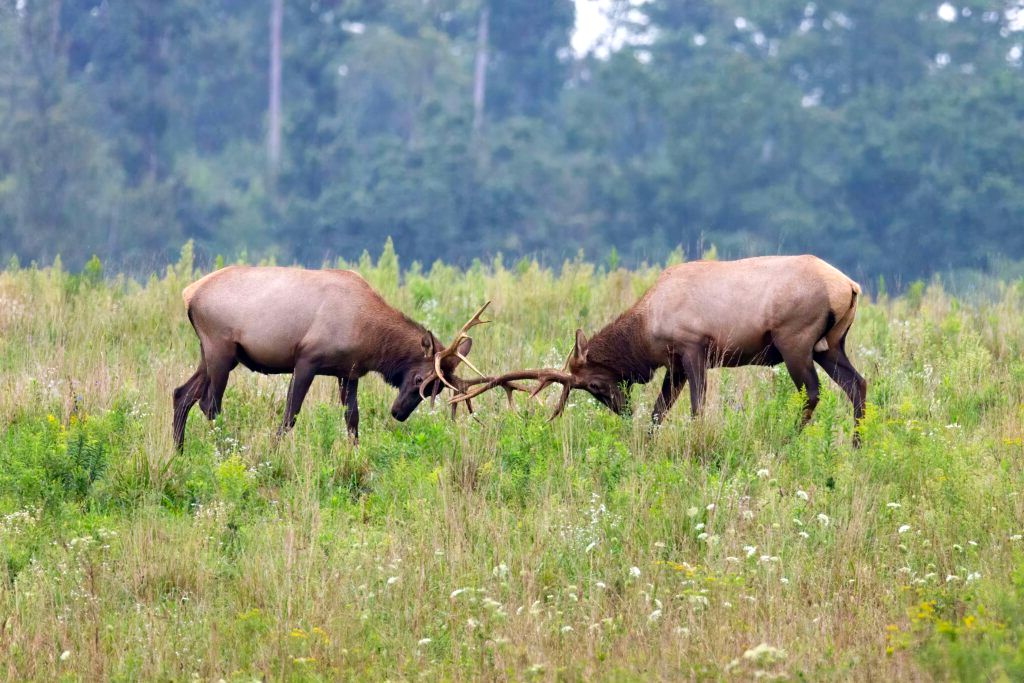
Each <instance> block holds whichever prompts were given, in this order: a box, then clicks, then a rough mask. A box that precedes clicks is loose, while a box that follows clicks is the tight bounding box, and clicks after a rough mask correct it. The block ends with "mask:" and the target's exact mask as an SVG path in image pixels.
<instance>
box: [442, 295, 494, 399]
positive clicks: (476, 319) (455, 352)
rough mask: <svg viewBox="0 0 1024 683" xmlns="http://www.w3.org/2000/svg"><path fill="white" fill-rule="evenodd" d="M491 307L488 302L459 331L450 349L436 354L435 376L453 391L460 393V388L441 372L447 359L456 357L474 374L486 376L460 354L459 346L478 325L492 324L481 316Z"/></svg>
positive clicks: (449, 346)
mask: <svg viewBox="0 0 1024 683" xmlns="http://www.w3.org/2000/svg"><path fill="white" fill-rule="evenodd" d="M490 305H491V302H490V301H488V302H487V303H485V304H484V305H483V306H481V307H480V310H478V311H477V312H476V314H475V315H474V316H473V317H472V318H470V319H469V322H467V323H466V324H465V325H463V326H462V329H461V330H459V333H458V334H457V335H455V341H453V342H452V343H451V344H449V345H448V348H446V349H444V350H443V351H440V352H438V353H436V354H434V374H435V375H437V378H438V379H439V380H441V381H442V382H444V384H445V385H446V386H447V387H448V388H449V389H451V390H452V391H459V388H458V387H457V386H455V385H454V384H452V383H451V382H449V381H448V378H447V377H445V376H444V372H443V371H442V370H441V361H443V360H444V359H445V358H451V357H452V356H455V357H456V358H458V359H459V360H461V361H462V362H463V363H465V364H466V365H467V366H468V367H469V368H470V369H471V370H473V372H475V373H476V374H478V375H480V376H481V377H483V376H484V373H482V372H480V370H479V369H478V368H477V367H476V366H475V365H473V363H471V362H470V360H469V359H468V358H466V357H465V356H463V355H462V354H461V353H459V344H461V343H462V342H463V341H464V340H466V339H469V331H470V330H471V329H473V328H474V327H476V326H477V325H484V324H486V323H489V322H491V321H490V320H482V319H481V318H480V316H481V315H483V313H484V310H486V308H487V307H488V306H490Z"/></svg>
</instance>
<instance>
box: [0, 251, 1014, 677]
mask: <svg viewBox="0 0 1024 683" xmlns="http://www.w3.org/2000/svg"><path fill="white" fill-rule="evenodd" d="M358 268H359V270H360V271H361V272H362V273H363V275H364V276H366V277H367V278H368V279H369V280H370V281H371V282H372V283H373V284H374V285H375V286H376V287H377V288H378V289H379V290H380V291H381V292H382V293H384V294H385V296H386V297H387V298H388V299H389V301H391V302H392V303H393V304H395V305H396V306H398V307H400V308H401V309H402V310H404V311H406V312H407V313H408V314H410V315H411V316H413V317H414V318H416V319H417V320H419V321H422V322H424V323H425V324H426V325H427V326H428V327H430V328H431V329H432V330H433V331H435V332H436V333H437V334H438V335H439V336H440V337H441V338H442V339H447V338H449V337H450V336H451V334H452V333H453V332H454V330H456V329H457V326H458V325H459V324H460V323H461V322H462V321H463V320H465V319H466V318H467V317H468V316H469V315H470V314H471V313H472V312H473V310H475V308H476V307H477V306H478V305H479V304H480V303H482V302H483V301H484V300H486V299H492V300H493V302H494V303H493V304H492V311H493V317H494V318H495V322H494V323H493V324H491V325H489V326H486V327H483V328H478V329H477V330H475V337H476V345H475V346H474V349H473V359H474V360H475V362H476V363H477V364H478V365H479V366H480V367H482V368H485V369H489V370H499V369H507V368H511V367H513V366H520V365H521V366H536V365H540V364H546V365H556V364H559V363H561V361H562V360H563V359H564V357H565V354H566V353H567V352H568V350H569V348H570V344H571V339H572V332H573V330H574V329H575V328H576V327H577V326H582V327H583V328H584V329H586V330H588V331H593V330H595V329H596V328H597V327H599V326H600V325H602V324H603V323H605V322H607V321H608V320H610V319H611V318H612V317H613V316H614V315H615V314H617V313H618V312H620V311H621V310H622V309H624V308H625V307H627V306H628V305H629V304H631V303H632V302H633V301H634V300H635V298H636V297H637V296H639V295H640V294H641V293H642V292H643V291H644V290H645V289H646V288H647V287H648V286H649V285H650V284H651V283H652V282H653V279H654V278H655V277H656V275H657V272H658V269H657V268H645V269H641V270H638V271H634V272H628V271H624V270H613V271H611V272H607V269H606V268H597V267H595V266H594V265H591V264H588V263H583V262H569V263H566V264H564V265H563V266H562V267H561V268H560V269H559V270H557V271H554V270H550V269H546V268H542V267H539V266H538V265H537V264H536V263H533V262H530V261H521V262H519V263H516V264H515V265H512V266H507V265H503V264H502V263H501V262H500V261H496V262H493V263H490V264H486V265H484V264H478V265H475V266H473V267H471V268H470V269H468V270H466V271H460V270H457V269H453V268H450V267H447V266H445V265H443V264H435V265H433V266H432V267H431V268H430V269H429V271H428V270H426V269H422V268H419V267H417V266H414V267H413V268H411V269H409V270H406V271H405V272H401V273H400V271H399V267H398V262H397V259H396V258H395V257H394V255H393V252H390V251H386V252H385V254H384V256H383V257H382V258H381V259H380V261H379V262H378V263H372V262H370V261H369V259H368V258H364V259H363V261H362V262H361V263H359V264H358ZM198 275H199V273H197V272H195V271H194V269H193V266H192V262H191V255H190V253H189V252H188V251H186V252H185V253H184V254H183V258H182V260H181V262H180V263H178V264H177V265H175V266H173V267H170V268H168V270H167V272H166V273H165V274H164V275H163V276H162V277H159V278H158V277H153V278H151V279H150V280H149V281H148V282H145V283H138V282H135V281H132V280H130V279H126V278H123V277H109V276H108V277H106V278H104V276H103V273H102V265H101V264H99V263H98V262H95V263H93V264H91V266H90V267H89V268H87V270H86V272H84V273H81V274H69V273H67V272H65V271H64V270H62V269H61V268H60V267H59V266H55V267H50V268H44V269H36V268H31V269H12V270H8V271H7V272H4V273H2V274H0V430H2V431H0V559H2V564H0V675H2V676H4V677H6V678H8V679H12V680H45V679H54V678H59V677H68V678H71V679H88V680H92V679H96V678H118V679H131V680H136V679H185V678H194V677H195V678H200V679H205V680H217V679H221V678H223V679H225V680H250V679H252V678H260V679H289V680H292V679H294V680H317V679H338V678H341V679H358V680H367V679H385V678H388V679H412V678H421V677H422V678H427V679H436V678H441V679H488V680H491V679H512V680H520V679H530V678H538V679H542V680H544V679H556V678H557V679H568V680H591V679H605V680H608V679H610V680H633V679H636V680H651V679H666V680H678V679H718V678H727V677H736V678H739V679H750V678H754V677H762V676H769V677H785V678H789V679H801V678H803V679H809V680H828V679H873V680H890V679H896V678H899V679H912V680H913V679H922V680H924V679H939V680H953V679H956V680H978V679H988V680H1000V679H1005V680H1020V679H1021V678H1022V677H1024V569H1021V568H1020V567H1022V566H1024V565H1022V560H1024V553H1022V550H1024V541H1022V540H1021V534H1022V533H1024V472H1022V469H1024V458H1022V456H1024V441H1022V439H1024V422H1022V418H1024V361H1022V360H1021V349H1022V346H1024V306H1022V304H1024V291H1022V289H1021V287H1019V286H1011V285H1003V286H1002V287H1001V288H1000V291H999V293H998V295H997V296H995V297H994V298H992V299H990V300H989V301H988V302H986V303H977V304H971V305H967V304H964V303H962V302H960V301H959V300H957V299H956V298H954V297H952V296H950V295H948V294H947V293H945V292H943V291H942V289H941V288H940V287H938V286H930V287H918V288H915V289H912V290H911V292H910V293H909V294H908V295H907V296H905V297H903V298H896V299H883V300H881V301H877V302H873V303H868V304H866V305H864V306H862V307H861V309H860V311H859V315H858V320H857V322H856V323H855V325H854V327H853V331H852V332H851V335H850V340H849V347H850V351H851V355H852V357H853V360H854V363H855V364H856V365H857V366H858V368H859V369H860V370H861V372H862V374H864V375H865V376H866V377H867V378H868V380H869V382H870V390H869V400H870V404H869V411H868V417H867V419H866V421H865V424H864V437H865V438H864V446H863V448H861V449H859V450H854V449H852V448H851V447H850V432H851V429H852V422H851V412H852V411H851V407H850V405H849V402H848V401H847V400H846V398H845V396H844V395H843V394H842V393H841V392H839V391H838V388H837V387H836V386H835V385H833V384H831V383H830V382H829V380H828V379H827V378H825V376H824V374H822V378H823V386H824V387H825V390H824V395H823V399H822V401H821V404H820V405H819V407H818V409H817V412H816V414H815V417H814V420H813V421H812V423H811V424H810V425H809V426H808V427H807V428H806V429H804V430H803V431H802V432H798V431H797V429H796V423H797V419H798V417H799V412H800V410H799V408H800V404H801V397H800V396H799V395H798V394H797V393H796V391H795V390H794V389H793V386H792V383H791V382H790V380H789V378H788V376H787V375H786V374H785V372H784V371H773V370H770V369H764V368H760V369H758V368H748V369H739V370H723V371H713V372H712V373H711V374H712V379H711V389H710V394H709V401H708V405H707V411H706V415H705V416H704V417H702V418H700V419H697V420H692V419H690V418H689V409H688V405H687V399H686V398H685V396H684V398H683V399H681V401H680V404H679V405H677V406H676V407H675V409H674V410H673V411H672V413H670V415H669V417H668V419H667V420H666V423H665V424H664V425H663V426H662V427H661V428H660V429H659V430H657V431H655V432H653V433H651V432H650V430H649V427H648V423H649V414H650V410H651V408H652V407H653V401H654V397H655V395H656V391H657V383H652V384H651V385H648V386H646V387H640V388H637V389H636V390H635V396H634V398H635V400H636V402H637V404H638V409H637V410H636V412H635V415H634V417H633V418H631V419H623V418H619V417H616V416H614V415H612V414H611V413H609V412H608V411H607V410H605V409H604V408H602V407H600V406H598V405H597V404H596V403H595V402H594V401H592V400H591V399H589V398H587V397H585V396H577V395H574V397H573V399H572V401H571V402H570V406H569V407H568V409H567V410H566V413H565V415H564V416H563V417H562V418H561V419H560V420H558V421H555V422H553V423H550V424H549V423H548V422H547V421H546V420H547V416H548V414H549V411H550V408H551V406H550V404H549V405H548V406H546V407H542V406H538V405H536V404H529V403H527V402H525V401H523V399H522V398H519V399H517V401H518V403H517V407H516V409H515V410H514V411H509V410H507V409H506V408H505V407H504V406H503V401H504V398H503V397H502V396H497V395H495V396H493V397H487V398H485V399H481V400H480V401H478V410H477V419H468V418H467V417H465V416H464V415H462V416H460V417H459V419H457V420H456V421H451V420H449V419H448V417H447V415H446V412H447V411H446V410H445V409H443V408H441V407H440V406H439V407H438V408H436V409H434V410H433V411H431V410H430V409H429V408H428V407H427V406H422V407H421V408H420V409H419V410H418V411H417V412H416V413H415V414H414V415H413V417H412V418H411V419H410V420H409V421H408V422H407V423H404V424H399V423H396V422H395V421H393V420H392V419H391V418H390V415H389V411H388V408H389V405H390V402H391V400H392V399H393V397H394V392H393V390H391V389H389V388H387V387H385V386H384V385H383V383H382V382H380V381H379V379H377V378H372V379H368V380H367V381H364V382H362V383H361V387H360V400H361V408H362V410H361V412H362V424H361V427H362V429H361V437H362V442H361V445H360V447H359V448H358V449H353V448H352V447H351V446H350V445H349V443H348V441H347V439H346V438H345V430H344V421H343V409H342V407H341V406H339V405H338V402H337V396H336V392H337V387H336V384H334V383H333V382H331V381H328V380H327V379H318V380H317V382H316V383H315V384H314V388H313V391H312V392H311V394H310V397H309V398H308V399H307V401H306V405H305V409H304V411H303V413H302V414H301V415H300V418H299V422H298V425H297V427H296V429H295V430H294V431H293V432H292V433H290V434H288V435H286V436H285V437H283V438H277V437H276V436H275V432H276V428H277V425H278V423H279V421H280V416H281V412H282V410H283V401H284V394H285V390H286V386H287V378H286V377H264V376H259V375H255V374H252V373H249V372H247V371H246V370H244V369H239V370H236V372H235V373H234V374H233V376H232V379H231V383H230V385H229V388H228V392H227V396H226V398H225V401H224V413H223V415H222V416H221V417H220V418H219V419H218V420H217V421H216V422H215V423H212V424H211V423H208V422H206V420H205V419H204V418H203V417H202V415H201V414H200V413H199V411H198V410H196V411H193V415H192V416H191V419H190V421H189V424H188V429H187V441H186V448H185V451H184V452H183V453H182V454H180V455H177V456H176V455H174V451H173V447H172V443H171V430H170V422H171V405H170V394H171V390H172V389H173V387H175V386H177V385H178V384H180V383H181V382H182V381H184V380H185V379H186V378H187V377H188V376H189V375H190V374H191V372H192V370H193V369H194V367H195V364H196V361H197V359H198V343H197V341H196V339H195V336H194V333H193V332H192V329H191V327H190V326H189V324H188V321H187V319H186V317H185V312H184V310H183V308H182V303H181V299H180V291H181V289H182V288H183V287H184V286H185V285H186V284H188V283H189V282H190V281H191V280H192V279H193V278H195V277H197V276H198ZM499 393H500V392H499ZM552 393H555V392H552ZM547 398H548V401H553V400H554V396H549V397H547Z"/></svg>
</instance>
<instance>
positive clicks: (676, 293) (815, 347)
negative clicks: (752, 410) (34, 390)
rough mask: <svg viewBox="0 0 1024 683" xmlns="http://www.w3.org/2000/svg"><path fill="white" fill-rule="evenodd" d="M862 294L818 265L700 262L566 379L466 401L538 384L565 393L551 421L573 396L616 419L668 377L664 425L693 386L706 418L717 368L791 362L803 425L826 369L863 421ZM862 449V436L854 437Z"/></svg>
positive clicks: (790, 259) (577, 348) (578, 359)
mask: <svg viewBox="0 0 1024 683" xmlns="http://www.w3.org/2000/svg"><path fill="white" fill-rule="evenodd" d="M859 295H860V286H859V285H858V284H857V283H856V282H854V281H853V280H851V279H850V278H848V277H847V276H846V275H844V274H843V273H841V272H840V271H839V270H837V269H836V268H834V267H832V266H831V265H829V264H828V263H826V262H824V261H822V260H821V259H819V258H816V257H814V256H763V257H759V258H748V259H742V260H739V261H696V262H692V263H684V264H680V265H677V266H673V267H671V268H668V269H667V270H665V271H664V272H663V273H662V274H661V275H660V276H659V277H658V281H657V282H656V283H655V284H654V286H653V287H651V288H650V289H649V290H648V291H647V293H646V294H644V295H643V297H641V299H640V300H639V301H637V302H636V303H635V304H634V305H633V306H632V307H631V308H630V309H629V310H627V311H626V312H625V313H623V314H622V315H620V316H619V317H618V319H617V320H615V321H614V322H612V323H611V324H609V325H607V326H606V327H605V328H604V329H602V330H601V331H600V332H598V333H597V334H595V335H594V336H593V337H591V338H590V339H589V340H588V339H587V337H586V336H585V335H584V334H583V331H582V330H576V343H575V345H574V348H573V350H572V354H571V356H570V357H569V360H568V362H567V367H566V368H563V369H562V370H558V369H554V368H546V369H541V370H522V371H518V372H510V373H507V374H504V375H501V376H499V377H496V378H488V380H489V381H481V380H476V381H474V382H473V384H477V385H478V386H477V387H476V389H474V390H473V391H468V392H465V393H461V394H459V395H457V396H455V397H453V398H452V399H450V400H451V402H453V403H458V402H459V401H466V400H469V399H472V398H473V397H475V396H478V395H480V394H482V393H483V392H485V391H488V390H489V389H492V388H494V387H496V386H503V387H504V388H505V390H506V391H507V392H508V393H509V399H510V401H511V393H512V390H513V389H516V388H519V387H515V386H510V383H511V382H513V381H514V380H529V379H535V380H539V384H538V385H537V387H536V389H534V391H533V395H536V394H537V393H539V392H540V391H541V390H542V389H544V388H545V387H547V386H549V385H551V384H561V385H562V393H561V396H560V397H559V400H558V405H557V407H556V408H555V412H554V414H553V415H552V419H554V418H555V417H557V416H558V415H559V414H561V412H562V410H563V409H564V408H565V403H566V401H567V400H568V398H569V392H570V391H571V390H573V389H582V390H584V391H587V392H589V393H590V394H591V395H592V396H593V397H594V398H596V399H597V400H598V401H600V402H601V403H603V404H604V405H606V406H608V407H609V408H610V409H611V410H613V411H615V412H616V413H622V412H623V411H625V410H626V409H627V408H628V403H629V391H630V387H631V386H632V385H633V384H636V383H639V384H645V383H647V382H649V381H651V379H652V378H653V377H654V372H655V370H656V369H657V368H659V367H665V368H667V370H666V373H665V379H664V381H663V383H662V386H661V394H660V395H659V396H658V398H657V401H656V402H655V405H654V412H653V415H652V416H651V418H652V420H653V422H654V423H655V424H659V423H660V422H661V421H662V419H663V418H664V416H665V413H666V412H668V410H669V409H670V408H671V407H672V404H673V403H674V402H675V400H676V398H677V397H678V396H679V392H680V391H681V390H682V388H683V385H684V384H685V383H686V381H687V380H689V382H690V410H691V412H692V414H693V415H696V414H697V413H698V412H700V410H701V406H702V404H703V402H704V397H705V394H706V387H707V382H706V373H707V369H708V368H709V367H716V366H725V367H736V366H741V365H776V364H778V363H785V364H786V369H787V370H788V371H789V374H790V377H792V378H793V382H794V383H795V384H796V386H797V388H798V389H806V391H807V400H806V403H805V404H804V408H803V419H802V422H801V426H802V425H803V424H806V423H807V421H808V420H810V418H811V414H812V413H813V411H814V408H815V406H816V405H817V403H818V374H817V372H816V371H815V368H814V364H815V363H817V364H818V365H820V366H821V367H822V368H823V369H824V370H825V372H826V373H828V375H829V377H831V378H832V379H833V380H835V382H836V383H837V384H838V385H839V386H840V387H841V388H842V389H843V391H845V392H846V394H847V396H849V398H850V401H851V402H852V403H853V416H854V421H855V423H859V421H860V419H861V418H862V417H863V416H864V400H865V396H866V394H867V382H866V381H865V380H864V378H863V377H861V376H860V374H858V372H857V370H856V369H855V368H854V367H853V365H852V364H851V363H850V359H849V358H848V357H847V355H846V348H845V345H846V335H847V332H849V329H850V326H851V325H852V324H853V319H854V316H855V315H856V311H857V297H858V296H859ZM853 440H854V445H857V444H858V443H859V435H858V434H857V432H856V431H855V432H854V437H853Z"/></svg>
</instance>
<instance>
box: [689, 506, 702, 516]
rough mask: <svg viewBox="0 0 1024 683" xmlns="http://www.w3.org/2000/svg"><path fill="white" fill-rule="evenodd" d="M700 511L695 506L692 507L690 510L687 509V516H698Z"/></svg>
mask: <svg viewBox="0 0 1024 683" xmlns="http://www.w3.org/2000/svg"><path fill="white" fill-rule="evenodd" d="M698 512H700V510H698V509H697V508H695V507H692V508H690V509H689V510H687V511H686V516H687V517H696V516H697V513H698Z"/></svg>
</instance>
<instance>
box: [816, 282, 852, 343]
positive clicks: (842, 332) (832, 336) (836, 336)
mask: <svg viewBox="0 0 1024 683" xmlns="http://www.w3.org/2000/svg"><path fill="white" fill-rule="evenodd" d="M859 297H860V285H858V284H857V283H856V282H853V281H852V280H851V281H850V304H849V305H848V306H847V307H846V311H845V312H844V313H843V314H842V315H840V316H839V317H838V319H837V320H836V323H835V325H833V326H832V327H831V328H830V329H829V330H827V331H826V332H825V336H823V337H822V338H821V339H819V340H818V343H816V344H815V345H814V350H815V351H817V352H819V353H820V352H824V351H828V350H829V349H836V348H839V345H840V344H841V343H842V340H843V337H845V336H846V333H847V332H848V331H849V329H850V326H851V325H853V319H854V317H855V316H856V315H857V299H858V298H859ZM834 314H835V313H834V312H833V315H834Z"/></svg>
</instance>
